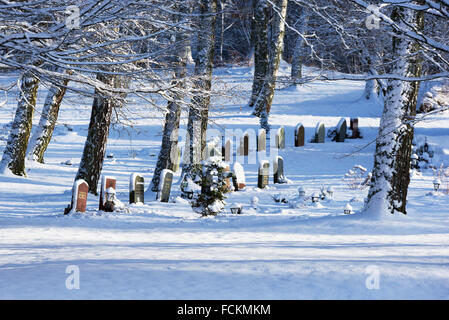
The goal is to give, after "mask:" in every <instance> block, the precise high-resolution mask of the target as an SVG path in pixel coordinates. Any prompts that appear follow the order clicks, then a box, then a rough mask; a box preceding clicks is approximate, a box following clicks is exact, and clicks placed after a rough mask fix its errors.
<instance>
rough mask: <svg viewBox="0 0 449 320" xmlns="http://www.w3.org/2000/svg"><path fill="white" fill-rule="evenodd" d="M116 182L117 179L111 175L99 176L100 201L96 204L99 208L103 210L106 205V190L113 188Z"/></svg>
mask: <svg viewBox="0 0 449 320" xmlns="http://www.w3.org/2000/svg"><path fill="white" fill-rule="evenodd" d="M116 183H117V180H116V179H115V177H111V176H102V178H101V189H100V203H99V206H98V209H99V210H102V211H105V209H106V207H105V204H106V190H107V189H109V188H113V189H114V190H116V189H115V185H116Z"/></svg>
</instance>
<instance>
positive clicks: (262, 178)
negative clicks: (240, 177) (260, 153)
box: [257, 160, 270, 189]
mask: <svg viewBox="0 0 449 320" xmlns="http://www.w3.org/2000/svg"><path fill="white" fill-rule="evenodd" d="M269 173H270V163H269V162H268V160H262V161H260V162H259V173H258V177H257V187H258V188H260V189H263V188H265V187H266V186H267V185H268V176H269Z"/></svg>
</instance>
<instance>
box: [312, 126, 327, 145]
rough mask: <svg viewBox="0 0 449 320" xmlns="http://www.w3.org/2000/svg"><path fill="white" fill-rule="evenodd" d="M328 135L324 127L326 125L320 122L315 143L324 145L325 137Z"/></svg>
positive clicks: (316, 130) (316, 129)
mask: <svg viewBox="0 0 449 320" xmlns="http://www.w3.org/2000/svg"><path fill="white" fill-rule="evenodd" d="M325 134H326V128H325V127H324V123H321V122H318V124H317V125H316V128H315V139H314V142H315V143H324V136H325Z"/></svg>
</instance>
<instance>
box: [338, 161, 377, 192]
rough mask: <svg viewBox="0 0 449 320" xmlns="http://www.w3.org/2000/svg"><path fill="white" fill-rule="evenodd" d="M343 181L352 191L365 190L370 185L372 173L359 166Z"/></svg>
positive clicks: (349, 172)
mask: <svg viewBox="0 0 449 320" xmlns="http://www.w3.org/2000/svg"><path fill="white" fill-rule="evenodd" d="M343 181H344V182H345V183H346V184H347V185H348V187H349V189H351V190H363V189H365V188H367V187H369V185H370V181H371V172H368V170H367V169H366V168H364V167H363V166H361V165H359V164H357V165H355V166H354V167H352V169H351V170H349V171H348V172H347V173H346V174H345V176H344V177H343Z"/></svg>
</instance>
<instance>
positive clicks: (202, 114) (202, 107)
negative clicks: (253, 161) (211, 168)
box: [183, 0, 217, 176]
mask: <svg viewBox="0 0 449 320" xmlns="http://www.w3.org/2000/svg"><path fill="white" fill-rule="evenodd" d="M216 12H217V0H201V1H200V7H199V13H200V14H202V15H204V16H201V17H200V21H199V23H198V28H199V32H198V35H197V43H196V44H197V55H196V57H195V76H196V77H197V79H196V80H195V89H196V90H197V92H198V93H197V94H196V96H194V97H193V98H192V106H191V107H190V110H189V119H188V123H187V135H188V137H187V139H186V150H185V154H186V155H187V157H186V160H187V161H185V163H183V174H187V175H189V176H193V175H194V174H195V173H194V171H195V170H196V169H197V168H198V165H199V163H200V161H201V160H202V152H203V150H204V148H205V147H206V130H207V123H208V120H209V105H210V90H211V86H212V69H213V60H214V30H215V19H216V15H215V14H212V15H211V13H216Z"/></svg>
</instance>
